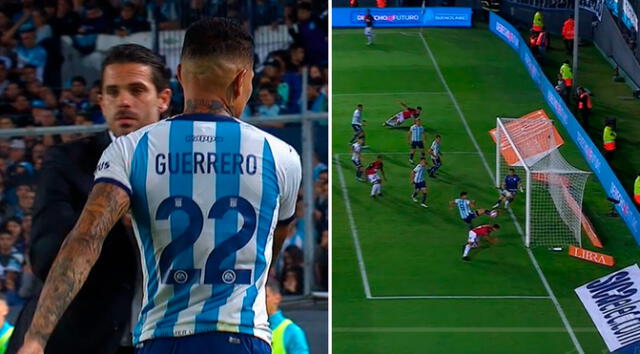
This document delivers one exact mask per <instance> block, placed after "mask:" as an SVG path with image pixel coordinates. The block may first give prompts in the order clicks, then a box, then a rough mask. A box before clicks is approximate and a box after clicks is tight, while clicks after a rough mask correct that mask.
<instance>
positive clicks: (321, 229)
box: [0, 0, 328, 320]
mask: <svg viewBox="0 0 640 354" xmlns="http://www.w3.org/2000/svg"><path fill="white" fill-rule="evenodd" d="M327 11H328V10H327V2H326V1H309V0H226V1H224V0H223V1H219V0H190V1H180V0H156V1H151V0H133V1H122V0H44V1H37V0H22V1H20V0H3V1H1V2H0V130H5V129H12V128H23V127H53V126H65V125H66V126H69V125H92V124H101V123H104V117H103V116H102V114H101V111H100V106H99V104H98V103H99V92H100V82H99V81H96V82H87V80H85V78H84V77H83V76H73V77H61V76H62V75H61V66H62V64H63V61H64V59H65V58H64V57H63V56H62V54H61V51H60V47H61V38H62V36H70V38H71V40H72V43H73V46H74V48H75V49H76V50H78V51H80V52H81V53H83V54H90V53H92V52H93V51H94V50H95V44H96V40H97V38H98V36H99V35H101V34H109V35H117V36H121V37H127V36H129V35H131V34H134V33H136V32H143V31H154V30H157V31H164V30H176V29H183V28H186V27H187V26H188V25H189V24H190V23H192V22H193V21H194V20H195V19H197V18H200V17H202V16H226V17H232V18H235V19H237V20H238V21H241V22H242V23H243V24H244V25H246V26H247V28H249V29H250V30H251V31H252V32H254V33H255V31H256V30H258V29H260V28H262V29H264V28H272V29H274V30H275V29H276V28H278V27H280V28H281V27H282V26H286V27H287V31H288V33H289V36H290V38H288V41H287V42H285V43H282V44H281V45H277V47H278V46H279V47H280V48H278V49H276V50H273V51H270V52H269V53H268V55H266V57H265V58H264V60H259V59H258V56H257V55H256V59H257V60H256V64H255V66H256V76H255V82H254V95H253V97H252V99H251V101H250V104H249V105H248V108H247V110H246V111H245V112H244V114H243V117H256V118H258V119H261V120H262V119H264V120H265V124H264V126H263V128H264V129H265V130H269V131H270V132H273V133H274V134H276V135H278V136H279V137H281V138H284V139H285V140H287V141H288V142H290V141H289V140H288V139H287V136H289V138H291V139H293V140H297V141H298V142H299V140H300V139H301V138H300V136H299V133H300V124H299V123H287V124H284V123H268V122H267V120H268V117H274V116H278V115H282V114H296V113H300V112H301V111H302V109H303V107H302V106H301V105H302V104H303V102H308V106H307V110H309V111H313V112H326V111H327V108H328V107H327V106H328V104H327V101H328V39H327V36H328V35H327V33H328V32H327ZM171 72H175V68H167V75H171ZM304 73H307V75H308V76H307V78H306V80H303V74H304ZM171 82H172V90H173V97H172V107H171V110H170V111H171V114H176V113H179V112H181V111H182V94H181V89H180V85H179V83H178V82H177V79H176V78H175V77H173V78H172V80H171ZM303 82H307V83H308V84H307V87H303ZM304 94H306V95H307V97H306V98H307V100H306V101H305V100H303V99H302V98H303V97H302V95H304ZM321 125H322V124H321ZM319 128H320V129H316V130H315V131H316V132H321V131H324V137H322V136H319V137H318V139H320V140H321V141H324V144H326V140H327V133H326V123H324V127H323V126H320V127H319ZM296 134H297V135H296ZM283 135H284V136H283ZM317 135H322V134H317ZM80 136H82V134H80V133H74V134H53V135H38V136H18V135H17V136H10V137H7V136H5V137H0V292H1V293H2V294H4V295H5V296H6V299H7V302H8V303H9V305H10V306H12V309H14V310H15V309H19V307H20V304H22V303H24V302H25V299H28V298H29V297H30V296H32V295H33V294H34V293H35V292H37V291H34V289H37V287H38V286H40V280H38V279H35V277H34V276H33V273H32V272H31V269H30V261H29V244H30V242H29V240H30V237H31V224H32V219H33V218H34V217H37V210H36V209H37V202H36V199H37V187H38V178H39V175H40V173H41V171H42V165H43V158H44V156H45V154H46V151H47V147H49V146H51V145H54V144H60V143H64V142H67V141H71V140H73V139H77V138H78V137H80ZM290 143H291V144H292V145H294V147H296V148H298V149H299V147H300V145H299V144H296V143H295V142H290ZM316 151H317V154H316V155H317V161H315V162H314V166H315V168H314V183H315V196H313V198H314V199H315V203H314V205H315V211H314V220H304V218H302V216H303V215H304V210H303V209H304V207H303V203H302V198H303V196H302V192H301V194H300V200H299V203H298V210H297V215H298V216H299V219H298V220H297V223H296V228H295V230H294V232H293V233H292V235H291V236H290V237H289V238H288V239H287V241H285V245H284V247H283V257H280V260H279V261H278V263H277V267H274V268H275V269H276V270H277V271H276V274H273V276H274V277H277V278H278V279H280V281H281V284H282V288H283V292H284V293H285V294H302V291H303V274H304V272H303V266H304V258H305V257H313V259H314V275H315V277H314V278H315V279H314V281H313V284H314V287H313V289H315V290H321V291H322V290H324V291H326V290H327V288H328V231H327V230H328V222H327V209H328V203H327V200H328V177H327V166H326V164H324V163H323V162H322V161H324V162H326V161H327V156H326V150H324V151H322V149H316ZM306 222H313V223H314V230H315V233H316V235H313V236H312V237H314V239H315V242H316V247H315V249H316V252H315V254H314V255H303V252H302V249H303V241H304V237H305V234H304V224H305V223H306ZM14 312H15V311H12V313H14ZM11 318H12V316H11V315H10V317H9V320H11Z"/></svg>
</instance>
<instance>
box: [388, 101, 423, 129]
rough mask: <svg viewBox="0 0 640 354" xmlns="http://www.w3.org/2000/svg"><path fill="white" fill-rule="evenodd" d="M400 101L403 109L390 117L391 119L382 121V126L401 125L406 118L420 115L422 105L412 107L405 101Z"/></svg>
mask: <svg viewBox="0 0 640 354" xmlns="http://www.w3.org/2000/svg"><path fill="white" fill-rule="evenodd" d="M398 103H400V106H402V109H403V110H402V111H401V112H398V113H396V114H394V115H392V116H391V117H389V119H387V120H386V121H385V122H384V123H382V126H386V125H388V126H390V127H399V126H400V125H401V124H402V123H403V122H404V121H405V120H407V119H409V118H413V119H416V118H418V117H420V113H421V112H422V107H420V106H418V107H416V108H411V107H409V106H407V105H406V104H404V102H402V101H398Z"/></svg>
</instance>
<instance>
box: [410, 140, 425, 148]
mask: <svg viewBox="0 0 640 354" xmlns="http://www.w3.org/2000/svg"><path fill="white" fill-rule="evenodd" d="M411 148H412V149H424V143H423V142H422V141H412V142H411Z"/></svg>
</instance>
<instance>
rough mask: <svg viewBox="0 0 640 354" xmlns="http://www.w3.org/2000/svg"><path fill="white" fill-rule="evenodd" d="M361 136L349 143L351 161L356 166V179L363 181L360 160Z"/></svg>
mask: <svg viewBox="0 0 640 354" xmlns="http://www.w3.org/2000/svg"><path fill="white" fill-rule="evenodd" d="M362 140H363V139H362V138H361V137H360V138H358V140H357V141H356V142H355V143H353V145H351V162H353V164H354V165H355V166H356V179H357V180H358V181H364V179H363V178H362V160H361V153H360V151H361V150H362Z"/></svg>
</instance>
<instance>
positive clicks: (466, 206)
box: [454, 198, 473, 219]
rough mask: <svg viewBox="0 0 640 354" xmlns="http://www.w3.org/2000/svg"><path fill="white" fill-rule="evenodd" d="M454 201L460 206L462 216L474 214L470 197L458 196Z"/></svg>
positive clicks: (464, 217)
mask: <svg viewBox="0 0 640 354" xmlns="http://www.w3.org/2000/svg"><path fill="white" fill-rule="evenodd" d="M454 202H455V203H456V205H457V206H458V211H459V212H460V217H461V218H463V219H466V218H467V216H469V215H471V214H473V211H472V210H471V201H470V200H469V199H462V198H458V199H456V200H454Z"/></svg>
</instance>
